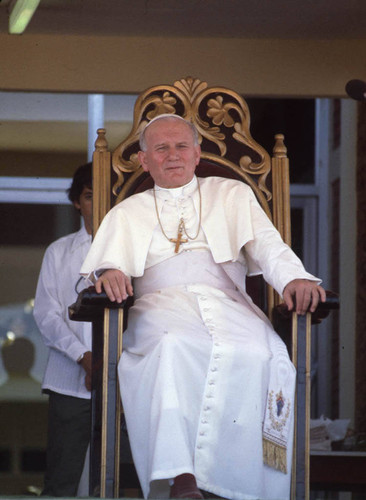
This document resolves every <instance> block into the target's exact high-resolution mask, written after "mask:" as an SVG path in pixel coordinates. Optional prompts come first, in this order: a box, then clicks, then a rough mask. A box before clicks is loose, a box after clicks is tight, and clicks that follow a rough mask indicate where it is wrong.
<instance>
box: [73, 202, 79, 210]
mask: <svg viewBox="0 0 366 500" xmlns="http://www.w3.org/2000/svg"><path fill="white" fill-rule="evenodd" d="M72 204H73V205H74V207H75V208H76V210H79V212H80V203H79V200H78V201H73V202H72Z"/></svg>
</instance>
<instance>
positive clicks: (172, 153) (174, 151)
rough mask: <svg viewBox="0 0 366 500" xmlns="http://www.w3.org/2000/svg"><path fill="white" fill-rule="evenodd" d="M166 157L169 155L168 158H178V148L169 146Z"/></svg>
mask: <svg viewBox="0 0 366 500" xmlns="http://www.w3.org/2000/svg"><path fill="white" fill-rule="evenodd" d="M168 157H169V159H172V160H174V159H176V158H178V157H179V149H178V148H175V147H171V148H169V150H168Z"/></svg>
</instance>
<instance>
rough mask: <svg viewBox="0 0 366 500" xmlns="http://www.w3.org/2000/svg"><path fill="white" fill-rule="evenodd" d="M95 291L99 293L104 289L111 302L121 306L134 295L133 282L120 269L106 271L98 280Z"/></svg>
mask: <svg viewBox="0 0 366 500" xmlns="http://www.w3.org/2000/svg"><path fill="white" fill-rule="evenodd" d="M95 289H96V291H97V292H98V293H101V292H102V289H104V291H105V293H106V294H107V297H108V298H109V300H110V301H111V302H118V303H119V304H120V303H121V302H123V301H124V300H126V299H127V297H128V296H129V295H133V288H132V285H131V281H130V280H129V278H127V276H126V275H125V274H124V273H123V272H122V271H120V270H119V269H107V270H106V271H104V272H103V274H101V275H100V276H99V278H98V279H97V281H96V283H95Z"/></svg>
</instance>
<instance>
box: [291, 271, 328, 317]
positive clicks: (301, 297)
mask: <svg viewBox="0 0 366 500" xmlns="http://www.w3.org/2000/svg"><path fill="white" fill-rule="evenodd" d="M283 300H284V301H285V304H286V305H287V307H288V309H289V311H292V310H293V309H294V306H295V304H296V313H297V314H305V313H306V312H307V310H308V309H309V307H310V312H314V311H315V310H316V308H317V307H318V304H319V301H321V302H325V301H326V293H325V290H324V288H323V287H321V286H320V285H318V284H317V283H316V282H315V281H310V280H306V279H295V280H292V281H290V283H288V284H287V285H286V286H285V288H284V291H283ZM294 301H295V304H294Z"/></svg>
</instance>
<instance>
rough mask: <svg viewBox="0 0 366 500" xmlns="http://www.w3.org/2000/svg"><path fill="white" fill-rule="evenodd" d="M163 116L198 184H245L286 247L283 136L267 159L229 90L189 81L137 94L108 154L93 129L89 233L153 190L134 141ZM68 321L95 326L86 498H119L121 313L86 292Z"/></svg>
mask: <svg viewBox="0 0 366 500" xmlns="http://www.w3.org/2000/svg"><path fill="white" fill-rule="evenodd" d="M162 113H174V114H179V115H181V116H183V117H184V118H186V119H187V120H190V121H192V122H193V123H194V125H195V126H196V128H197V130H198V133H199V137H200V142H201V148H202V157H201V158H202V161H201V163H200V165H199V166H198V167H197V171H196V173H197V175H198V177H205V176H212V175H218V176H223V177H230V178H235V179H238V180H241V181H243V182H245V183H247V184H249V185H250V186H251V188H252V189H253V191H254V193H255V195H256V196H257V199H258V201H259V203H260V204H261V206H262V208H263V209H264V211H265V212H266V214H267V215H268V216H269V218H270V219H271V220H272V221H273V223H274V225H275V226H276V228H277V229H278V230H279V232H280V234H281V235H282V238H283V239H284V241H285V242H286V243H288V244H289V245H291V231H290V193H289V163H288V158H287V155H286V147H285V145H284V141H283V139H284V137H283V136H282V135H281V134H279V135H276V136H275V144H274V148H273V155H272V157H270V156H269V154H268V153H267V152H266V151H265V150H264V149H263V148H262V147H261V146H260V145H259V144H257V143H256V142H255V140H254V139H253V138H252V137H251V135H250V115H249V110H248V107H247V104H246V102H245V100H244V99H243V98H242V97H241V96H240V95H238V94H237V93H236V92H233V91H231V90H229V89H226V88H223V87H208V85H207V83H205V82H202V81H200V80H198V79H193V78H190V77H189V78H185V79H182V80H179V81H176V82H175V83H174V85H158V86H155V87H152V88H149V89H148V90H146V91H145V92H143V93H142V94H141V95H140V96H139V97H138V99H137V101H136V105H135V111H134V121H133V126H132V130H131V133H130V134H129V136H128V137H127V138H126V139H125V140H124V141H123V142H122V143H121V144H120V145H119V146H118V147H117V148H116V149H115V151H114V152H113V153H111V152H109V151H108V144H107V140H106V137H105V130H104V129H99V130H98V138H97V140H96V143H95V152H94V155H93V225H94V234H95V232H96V231H97V230H98V227H99V225H100V223H101V221H102V219H103V217H104V216H105V214H106V213H107V212H108V211H109V209H110V208H111V207H112V206H114V205H115V204H116V203H119V202H120V201H121V200H123V199H125V198H126V197H128V196H130V195H131V194H133V193H136V192H139V191H143V190H145V189H147V188H150V187H152V185H153V183H152V179H151V178H150V176H149V174H148V173H146V172H144V171H143V169H142V168H141V166H140V165H139V162H138V159H137V152H138V150H139V145H138V139H139V134H140V131H141V129H142V128H143V127H144V126H145V124H146V123H147V122H148V121H150V120H151V119H153V118H154V117H155V116H157V115H159V114H162ZM254 281H255V282H254V283H250V282H249V283H248V287H249V290H251V292H252V296H253V299H254V301H255V302H256V303H257V304H258V305H260V306H261V307H262V308H263V309H265V310H266V312H267V314H268V316H269V317H270V319H271V320H272V321H277V324H278V325H280V322H282V320H281V321H280V320H279V318H280V316H279V315H278V310H280V309H281V306H280V304H281V299H280V297H279V296H278V295H277V294H276V293H275V292H274V290H273V289H272V288H271V287H269V286H266V285H263V280H262V279H261V278H260V279H258V278H255V280H254ZM328 305H329V304H328ZM331 306H332V305H331V304H330V307H331ZM276 311H277V313H276ZM71 315H72V316H73V317H74V319H76V320H88V321H93V324H94V327H93V331H94V333H93V365H94V373H93V429H94V430H93V436H92V462H93V463H94V466H93V467H92V474H91V476H92V477H91V487H92V491H94V492H95V488H96V487H98V486H100V494H101V496H115V497H118V496H119V487H120V485H119V481H120V474H119V471H120V464H119V455H120V449H119V443H120V428H121V424H120V420H121V403H120V399H119V393H118V383H117V380H116V365H117V362H118V359H119V356H120V354H121V352H122V331H123V323H124V320H123V309H121V308H119V307H118V306H116V305H114V304H111V303H110V302H109V301H108V300H107V299H106V298H105V297H102V296H96V294H95V293H94V291H93V289H88V290H85V291H84V292H82V293H81V294H80V296H79V300H78V302H77V303H76V304H74V305H73V306H72V307H71ZM323 315H324V314H323ZM311 322H312V318H311V315H310V314H309V313H308V314H307V316H306V319H305V326H304V330H305V335H298V331H299V328H300V327H299V326H298V318H297V317H296V315H295V314H292V315H290V330H292V337H291V342H290V343H291V353H292V359H293V362H294V364H295V366H297V368H298V382H297V418H296V420H297V422H296V440H295V442H296V453H295V454H294V466H293V491H292V496H293V498H307V497H308V496H309V419H310V339H311V334H310V327H311ZM302 328H303V327H302V326H301V329H302Z"/></svg>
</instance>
